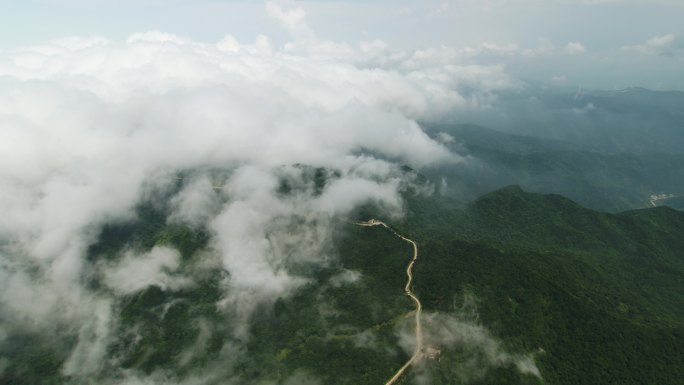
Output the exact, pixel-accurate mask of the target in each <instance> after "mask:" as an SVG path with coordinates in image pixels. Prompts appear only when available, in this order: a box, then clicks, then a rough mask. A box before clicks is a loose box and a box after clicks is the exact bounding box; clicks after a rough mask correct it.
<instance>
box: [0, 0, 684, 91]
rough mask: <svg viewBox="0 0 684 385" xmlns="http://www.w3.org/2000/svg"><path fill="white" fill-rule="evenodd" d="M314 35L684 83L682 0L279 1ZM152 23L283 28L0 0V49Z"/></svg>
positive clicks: (590, 74)
mask: <svg viewBox="0 0 684 385" xmlns="http://www.w3.org/2000/svg"><path fill="white" fill-rule="evenodd" d="M280 4H281V5H282V6H283V7H285V8H301V9H302V10H304V11H305V13H306V22H307V24H308V25H309V26H310V28H311V29H312V30H313V31H315V33H316V35H317V36H318V37H319V38H320V39H324V40H329V41H334V42H337V43H348V44H358V43H359V42H361V41H377V40H380V41H382V42H384V43H386V44H388V45H390V46H392V47H393V48H396V49H404V50H416V49H425V48H430V47H449V48H451V49H453V50H455V51H456V52H458V60H460V61H461V62H471V63H477V64H481V63H487V64H490V63H499V64H502V65H505V66H506V69H507V71H508V72H509V73H511V74H512V75H515V76H516V77H519V78H522V79H524V80H533V81H537V82H542V83H547V84H556V85H567V86H583V87H589V88H602V89H614V88H620V89H621V88H626V87H631V86H642V87H647V88H652V89H679V90H682V89H684V71H682V70H681V68H682V67H683V65H684V23H682V22H681V20H683V19H684V2H681V1H677V0H552V1H549V0H486V1H476V0H451V1H448V0H447V1H432V0H427V1H406V0H399V1H386V0H370V1H359V0H352V1H333V0H330V1H328V0H320V1H297V2H295V1H281V2H280ZM145 31H161V32H165V33H171V34H175V35H179V36H183V37H187V38H190V39H192V40H195V41H201V42H207V43H213V42H217V41H220V40H221V39H222V38H223V37H225V36H226V35H231V36H233V37H235V38H236V39H237V40H238V41H240V42H251V41H254V40H255V39H256V38H257V36H259V35H265V36H268V37H269V38H270V39H271V40H272V41H273V43H274V44H276V45H283V44H286V43H287V42H288V41H290V40H291V35H290V34H289V33H288V31H287V30H285V29H284V28H282V26H281V25H279V24H278V23H276V22H274V20H273V18H272V17H269V15H268V12H266V11H265V6H264V2H262V1H250V0H237V1H220V0H195V1H186V0H168V1H162V0H140V1H130V0H122V1H111V0H95V1H85V0H29V1H22V2H15V1H7V0H1V1H0V50H11V49H16V48H19V47H25V46H30V45H36V44H40V43H44V42H46V41H49V40H52V39H55V38H64V37H72V36H80V37H86V36H101V37H104V38H107V39H111V40H114V41H125V40H126V39H127V38H128V37H129V36H130V35H131V34H134V33H139V32H145Z"/></svg>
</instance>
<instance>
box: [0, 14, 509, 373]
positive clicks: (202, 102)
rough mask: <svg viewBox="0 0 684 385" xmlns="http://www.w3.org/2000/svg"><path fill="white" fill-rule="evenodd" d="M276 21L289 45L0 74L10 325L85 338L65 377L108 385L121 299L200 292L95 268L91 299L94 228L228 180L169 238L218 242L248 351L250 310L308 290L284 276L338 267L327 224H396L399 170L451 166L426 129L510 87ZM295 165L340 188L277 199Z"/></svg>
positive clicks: (70, 51) (178, 211)
mask: <svg viewBox="0 0 684 385" xmlns="http://www.w3.org/2000/svg"><path fill="white" fill-rule="evenodd" d="M267 10H268V12H269V13H270V14H271V15H272V16H273V17H274V18H276V19H277V20H279V21H281V22H282V23H283V25H284V26H285V27H286V28H287V29H288V30H289V31H290V32H291V34H292V36H293V41H292V42H291V43H289V44H287V45H286V46H284V47H275V46H273V44H272V43H270V41H269V39H268V38H267V37H265V36H260V37H259V38H257V40H256V42H254V43H251V44H240V43H238V42H237V41H236V40H235V39H234V38H232V37H230V36H227V37H226V38H225V39H223V40H221V41H220V42H218V43H216V44H207V43H201V42H196V41H191V40H189V39H186V38H182V37H179V36H175V35H171V34H166V33H161V32H156V31H153V32H144V33H137V34H134V35H131V36H130V38H129V39H128V40H127V41H126V42H124V43H118V42H112V41H109V40H106V39H103V38H69V39H62V40H57V41H51V42H48V43H46V44H44V45H41V46H36V47H29V48H25V49H20V50H16V51H13V52H9V53H5V54H3V55H2V56H1V57H0V153H1V154H2V162H0V211H1V212H2V213H3V215H2V217H1V218H0V292H1V293H2V296H1V297H0V311H1V312H2V315H3V317H2V321H3V322H4V323H6V324H7V325H9V326H7V327H8V328H12V327H13V326H11V325H19V324H24V325H25V326H27V327H34V328H38V329H43V330H45V329H46V328H51V327H52V328H58V327H59V325H69V327H70V328H75V329H76V330H77V333H76V334H78V335H79V342H78V344H77V346H76V348H75V350H74V351H73V352H72V353H71V355H70V358H69V360H68V361H67V364H66V365H65V367H64V368H63V372H64V373H65V374H68V375H73V376H79V375H87V374H89V373H94V372H97V371H98V370H100V368H101V366H102V365H103V363H102V362H101V358H102V357H103V354H104V347H105V346H106V343H107V341H108V339H109V338H110V337H111V336H110V335H109V333H110V330H109V329H110V325H111V324H112V323H115V322H116V320H115V319H113V318H112V314H111V308H110V306H111V299H112V298H113V297H114V296H116V295H121V294H127V293H131V292H135V291H137V290H141V289H142V288H144V287H145V286H147V285H153V284H154V285H157V286H161V287H175V288H177V287H182V286H186V285H192V282H191V279H190V278H186V277H178V275H182V274H183V272H182V271H179V269H180V265H179V258H180V257H179V255H178V252H176V251H175V250H171V249H166V248H155V249H153V250H152V251H150V252H149V253H146V254H144V255H135V253H134V252H133V251H129V252H127V254H126V255H124V256H122V259H121V260H120V261H119V262H118V263H117V264H100V265H98V266H97V269H99V273H98V274H100V275H101V276H102V277H104V282H105V286H106V287H107V290H106V292H107V293H108V294H103V293H102V292H97V293H96V292H93V291H92V290H89V289H87V288H86V287H85V286H84V283H83V282H84V281H85V280H86V279H85V278H84V277H85V276H86V273H87V274H92V272H86V271H85V264H86V261H85V255H86V251H87V248H88V247H89V245H91V244H92V243H93V242H94V240H95V239H96V237H97V235H98V234H99V231H100V228H101V226H102V225H103V224H104V223H107V222H112V221H121V220H126V219H131V218H133V217H134V216H135V211H134V207H135V205H136V204H137V203H138V202H139V201H140V200H141V199H143V198H144V197H146V196H149V195H150V194H152V192H151V191H152V190H154V189H155V188H156V189H162V190H163V189H164V188H168V186H171V185H173V183H174V182H175V181H177V180H178V179H177V177H176V175H178V174H177V172H179V171H189V170H190V171H192V170H207V169H221V170H226V172H227V173H226V174H224V175H223V176H222V177H218V178H217V177H211V176H210V175H209V174H207V173H203V172H199V173H195V174H192V173H191V174H189V175H190V176H188V177H185V178H183V185H184V187H183V189H182V190H181V191H180V192H179V193H178V194H177V195H175V196H174V197H173V198H172V199H171V201H170V205H171V208H172V213H171V215H170V217H169V218H168V221H169V223H182V224H185V225H188V226H191V227H206V228H208V229H210V230H211V232H212V234H213V235H214V236H213V238H212V241H211V247H212V249H213V250H214V253H213V254H212V255H214V257H207V260H206V261H205V263H206V264H209V265H211V264H215V265H217V266H220V267H221V268H222V269H224V270H225V271H226V272H227V273H228V274H229V276H230V279H228V280H227V281H226V293H227V294H226V296H225V298H224V299H223V300H222V302H221V303H220V304H218V305H219V306H220V307H222V308H224V309H230V310H231V312H234V313H235V314H237V316H238V318H239V319H240V320H242V321H245V322H243V324H242V325H243V328H242V329H240V328H238V329H237V331H236V334H237V335H238V336H239V337H241V338H243V337H245V338H246V330H245V329H244V325H245V324H246V321H247V320H248V319H249V316H250V314H251V312H252V311H253V309H254V307H255V306H257V305H258V304H261V303H269V302H272V301H274V300H276V299H277V298H280V297H282V296H286V295H289V293H291V292H292V291H293V290H296V288H297V287H298V286H300V285H302V284H303V283H305V282H306V281H307V279H306V277H301V276H297V275H295V274H293V273H291V272H290V270H289V269H288V266H291V265H292V264H325V263H327V262H328V261H329V259H330V255H328V254H329V253H328V252H327V250H326V246H325V245H326V241H327V240H328V237H329V231H330V226H329V224H330V221H331V219H332V218H335V217H337V216H340V215H344V214H346V213H348V212H350V211H351V210H353V209H354V208H356V207H358V206H359V205H361V204H364V203H369V202H370V203H376V204H378V205H379V206H381V207H385V208H387V209H388V212H389V213H390V214H391V213H394V214H395V215H398V214H400V213H401V206H402V203H401V199H400V197H399V193H398V189H399V187H400V186H401V185H402V184H404V183H407V181H406V180H405V178H404V177H403V176H402V175H401V173H400V172H399V171H398V168H397V164H400V163H402V164H409V165H411V166H414V167H422V166H426V165H430V164H434V163H438V162H454V161H458V159H457V158H456V157H455V156H454V155H453V154H451V153H449V152H448V150H446V148H445V147H443V146H442V145H441V144H439V143H437V142H435V141H433V140H431V139H430V138H429V137H428V136H427V135H426V134H425V133H424V132H423V131H422V130H421V128H420V127H419V125H418V124H417V123H416V119H438V118H439V117H440V116H441V115H443V114H445V113H447V112H449V111H450V110H452V109H453V108H456V107H460V106H464V105H469V104H475V103H478V100H480V99H481V98H482V97H483V96H486V95H487V93H488V91H490V90H491V89H496V88H505V87H508V86H510V85H511V84H512V83H511V82H510V80H509V79H508V78H507V77H506V75H505V74H504V73H503V72H502V70H501V68H499V67H478V68H477V69H475V68H473V67H460V66H458V65H457V64H455V63H445V62H444V60H445V56H444V55H441V56H440V54H439V52H441V51H439V50H436V51H434V50H432V51H430V50H429V51H425V52H422V51H419V52H415V53H407V52H398V51H394V50H392V49H390V48H389V47H387V46H386V45H385V44H383V43H381V42H374V43H363V44H361V45H360V46H359V47H352V46H349V45H347V44H337V43H333V42H325V41H319V40H318V39H317V38H316V37H315V35H314V34H313V32H312V31H311V30H310V29H309V28H308V27H307V26H306V24H305V18H304V14H303V13H302V11H301V10H297V9H295V10H283V9H281V8H280V7H279V6H278V5H276V4H269V5H268V7H267ZM429 52H431V53H429ZM428 53H429V54H428ZM380 64H381V65H380ZM461 88H463V89H467V93H463V92H461V91H460V90H461ZM395 161H396V162H395ZM295 165H306V166H312V167H321V168H324V169H327V170H335V172H336V177H335V178H332V179H331V180H330V182H329V183H328V184H327V185H326V187H325V189H323V190H322V191H318V192H316V191H314V190H313V189H312V188H311V186H308V185H303V186H299V187H297V186H296V185H294V187H295V188H294V190H293V191H294V193H293V194H290V195H288V196H287V197H283V196H282V195H279V194H278V187H279V185H278V184H279V181H280V180H282V179H283V178H288V177H290V178H291V179H292V180H293V181H296V180H302V178H303V175H302V174H303V173H305V172H306V169H305V168H302V167H299V166H295ZM293 183H294V182H293ZM165 186H166V187H165ZM181 270H182V269H181ZM63 309H68V310H66V311H64V310H63ZM5 329H6V327H5V326H2V329H0V330H2V331H3V333H6V332H5V331H4V330H5ZM2 335H4V334H0V337H2ZM0 342H1V341H0ZM3 365H4V364H3Z"/></svg>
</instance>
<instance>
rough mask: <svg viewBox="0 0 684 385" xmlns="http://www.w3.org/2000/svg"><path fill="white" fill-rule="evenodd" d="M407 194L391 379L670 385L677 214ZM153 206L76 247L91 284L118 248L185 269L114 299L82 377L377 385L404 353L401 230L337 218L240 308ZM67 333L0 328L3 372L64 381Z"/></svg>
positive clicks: (196, 236) (679, 264) (501, 197)
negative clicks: (172, 282)
mask: <svg viewBox="0 0 684 385" xmlns="http://www.w3.org/2000/svg"><path fill="white" fill-rule="evenodd" d="M405 197H406V202H407V205H406V216H405V217H404V219H403V220H395V222H394V223H393V222H391V221H389V220H388V224H389V225H391V226H392V227H393V228H394V230H396V231H397V232H398V233H399V234H401V235H403V236H405V237H408V238H410V239H412V240H415V241H416V242H417V243H418V248H419V257H418V260H417V262H416V264H415V267H414V268H413V274H414V285H413V287H414V291H415V293H416V294H417V295H418V297H419V298H420V300H421V301H422V304H423V308H424V312H423V316H422V319H423V328H424V333H425V343H426V346H427V348H429V349H428V350H426V351H427V352H429V354H428V356H429V358H425V359H423V360H421V361H420V362H419V363H417V364H416V365H414V366H412V367H411V368H410V369H409V371H408V374H407V375H406V377H405V378H404V379H403V380H402V381H403V382H401V383H425V382H427V383H431V384H451V383H453V382H454V381H458V382H461V383H470V384H497V383H507V384H541V383H544V384H573V385H576V384H643V383H663V384H665V383H666V384H681V383H684V382H683V380H682V379H684V373H683V370H684V369H683V368H684V365H682V363H684V254H682V250H684V238H683V237H681V234H682V232H683V231H684V213H682V212H679V211H676V210H673V209H670V208H667V207H656V208H650V209H643V210H635V211H627V212H622V213H618V214H609V213H603V212H598V211H594V210H591V209H588V208H585V207H582V206H581V205H579V204H577V203H575V202H573V201H571V200H569V199H567V198H564V197H562V196H559V195H554V194H536V193H530V192H525V191H524V190H522V189H521V188H519V187H516V186H511V187H506V188H503V189H500V190H497V191H494V192H492V193H490V194H487V195H484V196H482V197H480V198H478V199H477V200H475V201H474V202H472V203H470V204H468V205H465V206H463V205H462V204H461V203H459V202H457V201H455V200H453V199H451V198H449V197H444V196H438V195H425V194H424V193H422V192H420V191H419V190H415V191H411V190H407V191H406V192H405ZM382 213H383V211H382V210H380V211H378V208H375V207H373V206H366V207H363V208H361V209H359V211H358V212H357V214H356V215H357V216H358V218H359V219H367V218H369V217H377V216H378V215H382ZM165 215H166V213H165V211H164V209H163V205H159V204H156V205H147V204H141V205H140V206H139V207H138V219H136V220H134V221H127V222H120V223H112V224H110V225H108V226H105V228H104V229H103V231H102V232H101V233H100V235H99V237H98V240H97V242H95V243H94V245H93V246H92V247H91V249H90V251H89V255H90V257H89V261H90V265H89V269H92V273H91V274H86V276H88V277H89V280H90V281H89V286H90V287H91V289H92V290H93V291H95V292H97V291H98V290H100V291H103V292H104V291H106V290H107V289H106V288H105V287H104V286H102V285H101V283H102V280H103V279H104V277H101V276H98V275H97V273H96V272H97V267H98V266H102V264H107V263H113V262H114V261H116V260H118V259H120V258H122V257H121V254H122V251H125V250H131V249H136V250H139V251H140V252H144V251H146V250H147V251H149V250H150V249H153V247H160V246H164V247H172V248H174V249H177V250H179V251H180V253H181V256H182V260H181V267H180V268H181V269H186V270H187V271H192V272H193V277H194V283H193V285H190V286H185V287H179V288H174V287H170V286H163V285H157V284H152V285H149V286H146V287H143V288H141V289H139V290H132V291H131V292H130V293H128V294H126V295H124V296H123V297H120V298H119V299H118V300H117V301H118V302H117V303H115V304H114V309H115V311H116V312H117V314H118V316H119V317H118V319H119V321H118V322H117V323H116V324H115V325H113V327H115V332H114V333H113V334H112V336H111V338H110V339H109V340H108V342H107V346H106V347H105V348H104V349H105V350H104V352H105V353H104V354H105V360H104V362H105V364H104V365H105V366H104V367H103V368H102V369H101V370H100V371H99V372H97V373H94V374H93V378H92V381H95V382H106V380H107V379H110V378H117V377H121V376H123V375H130V374H131V373H133V374H135V373H138V374H140V375H141V376H153V377H154V378H163V379H165V381H167V382H169V383H175V382H180V383H186V382H188V381H189V382H192V381H193V379H202V381H204V382H205V383H217V384H219V383H221V384H223V383H230V382H231V381H232V382H236V383H242V384H271V383H277V384H280V383H283V384H295V383H297V384H299V383H301V384H309V383H310V384H316V383H335V384H378V383H384V382H385V381H387V379H388V378H389V377H391V376H392V374H393V373H394V372H395V371H396V370H398V369H399V368H400V367H401V366H402V365H403V364H404V363H405V362H406V360H407V359H408V357H409V356H410V352H411V341H412V340H413V338H414V329H413V318H412V317H410V315H411V314H412V312H413V310H414V304H413V303H412V302H411V300H410V299H409V298H408V297H407V296H406V295H405V294H404V291H403V288H404V285H405V283H406V279H407V277H406V271H405V270H406V267H407V263H408V261H409V260H410V257H411V246H410V245H409V244H408V243H407V242H406V241H404V240H402V239H401V238H399V237H397V236H396V235H394V234H393V233H392V231H390V230H388V229H385V228H383V227H381V226H375V227H361V226H357V225H355V224H353V223H352V222H349V221H346V220H341V221H339V222H338V223H337V225H335V228H336V231H335V233H334V237H333V240H332V243H331V246H332V248H331V250H330V255H331V256H334V258H330V259H329V260H328V261H327V262H326V263H320V264H316V265H306V264H294V265H289V267H288V268H289V269H290V270H291V271H293V270H292V269H297V271H299V272H300V273H301V276H302V277H307V278H306V280H305V281H303V282H302V284H301V285H300V286H299V288H298V289H297V290H296V291H293V292H292V294H291V295H289V296H286V297H283V298H280V299H278V300H277V301H275V302H274V303H271V304H269V305H268V306H266V305H262V306H260V307H258V308H257V310H256V313H255V314H254V315H253V316H252V317H251V319H250V320H249V321H248V322H246V321H245V320H243V319H240V318H239V315H238V314H236V313H231V312H225V311H222V310H221V308H220V306H217V304H220V303H221V301H222V300H223V299H224V298H226V297H225V288H224V286H223V284H222V282H224V281H225V280H226V279H230V277H229V276H227V275H226V273H225V272H223V271H221V270H220V269H211V268H206V267H202V266H203V264H202V263H201V261H202V260H203V258H206V257H205V255H206V253H208V252H210V244H209V243H208V239H209V238H208V237H209V235H210V234H209V233H208V232H207V231H206V230H201V229H191V228H187V227H184V226H180V225H169V224H167V223H166V218H165ZM184 271H185V270H184ZM77 333H78V331H69V330H66V331H61V332H60V333H55V334H52V335H45V334H41V333H39V332H35V331H32V329H31V328H27V329H26V330H25V331H24V332H23V333H21V334H14V335H12V336H11V338H9V339H6V340H5V343H4V344H3V345H2V348H1V349H2V350H1V351H0V355H1V356H6V357H11V360H10V361H7V362H6V364H5V365H4V368H3V371H2V376H3V377H2V378H3V383H8V384H23V383H32V384H52V383H69V382H74V381H77V380H76V379H70V378H69V377H68V376H66V375H65V374H63V371H62V370H61V369H60V368H61V367H62V365H63V364H64V362H65V360H66V358H67V356H68V352H69V351H71V350H72V349H74V344H75V341H76V339H75V336H76V335H77ZM426 354H427V353H426ZM76 383H77V382H76Z"/></svg>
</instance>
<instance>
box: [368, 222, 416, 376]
mask: <svg viewBox="0 0 684 385" xmlns="http://www.w3.org/2000/svg"><path fill="white" fill-rule="evenodd" d="M356 224H357V225H359V226H366V227H371V226H384V227H385V228H386V229H388V230H389V231H391V232H392V233H393V234H394V235H396V236H397V237H399V238H401V239H402V240H404V241H406V242H408V243H410V244H411V246H413V258H412V259H411V262H409V264H408V266H407V267H406V276H407V277H408V280H407V281H406V286H404V292H406V295H407V296H409V297H410V298H411V300H413V302H414V303H415V304H416V314H415V318H416V349H415V350H414V352H413V355H412V356H411V358H409V360H408V361H406V363H405V364H404V366H402V367H401V368H400V369H399V370H398V371H397V372H396V373H395V374H394V376H392V378H390V379H389V381H387V382H386V383H385V385H392V384H394V383H396V382H397V381H398V380H399V378H401V376H402V375H403V374H404V372H405V371H406V369H408V368H409V366H411V365H412V364H413V363H414V362H416V361H417V360H418V359H420V357H421V355H422V351H423V327H422V325H421V323H420V315H421V313H422V312H423V305H422V304H421V303H420V300H419V299H418V297H417V296H416V295H415V294H414V293H413V291H412V290H411V283H412V282H413V265H414V264H415V263H416V260H418V245H416V242H414V241H413V240H411V239H408V238H406V237H404V236H403V235H401V234H399V233H397V232H396V231H394V230H393V229H392V228H391V227H389V226H387V224H385V222H382V221H379V220H377V219H371V220H369V221H366V222H356Z"/></svg>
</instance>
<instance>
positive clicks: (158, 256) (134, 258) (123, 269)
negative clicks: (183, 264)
mask: <svg viewBox="0 0 684 385" xmlns="http://www.w3.org/2000/svg"><path fill="white" fill-rule="evenodd" d="M179 264H180V253H179V252H178V251H177V250H174V249H170V248H168V247H162V246H155V247H154V248H153V249H152V250H150V251H149V252H148V253H145V254H143V255H135V254H133V253H132V252H128V253H127V254H126V255H125V256H124V258H122V259H121V261H119V262H118V263H117V264H116V265H114V266H112V267H110V268H107V269H105V272H104V275H105V283H106V284H107V286H109V288H111V289H112V290H114V291H116V292H117V293H120V294H130V293H135V292H137V291H140V290H142V289H144V288H146V287H148V286H152V285H155V286H158V287H160V288H162V289H169V288H170V289H178V288H180V287H182V286H186V285H188V284H189V283H190V280H189V279H188V278H185V277H178V276H176V277H174V276H172V275H171V274H172V273H174V272H175V270H177V269H178V267H179Z"/></svg>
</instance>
